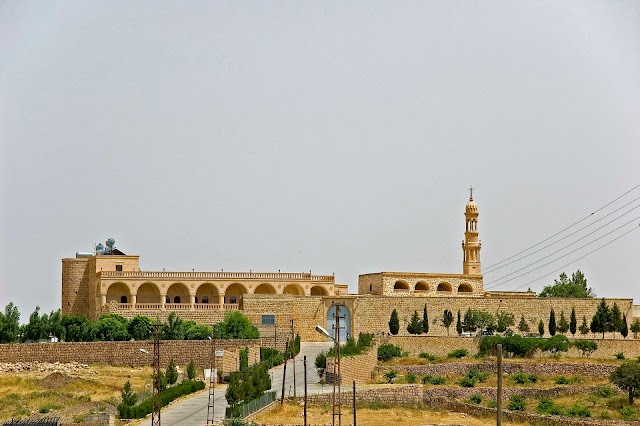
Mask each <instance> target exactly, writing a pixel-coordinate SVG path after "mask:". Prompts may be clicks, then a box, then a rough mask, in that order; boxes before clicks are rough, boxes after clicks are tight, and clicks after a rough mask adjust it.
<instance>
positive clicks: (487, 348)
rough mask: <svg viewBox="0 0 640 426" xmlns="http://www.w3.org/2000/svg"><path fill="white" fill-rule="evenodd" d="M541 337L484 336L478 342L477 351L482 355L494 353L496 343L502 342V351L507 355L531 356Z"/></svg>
mask: <svg viewBox="0 0 640 426" xmlns="http://www.w3.org/2000/svg"><path fill="white" fill-rule="evenodd" d="M540 341H541V339H534V338H530V337H522V336H519V335H514V336H508V337H501V336H485V337H483V338H482V339H481V340H480V343H479V344H478V353H479V354H480V355H482V356H484V355H495V354H496V345H498V344H502V351H503V352H504V353H505V354H506V356H508V357H518V358H525V357H526V358H528V357H531V356H533V354H534V353H535V351H536V350H537V349H538V348H539V347H540V344H541V343H540Z"/></svg>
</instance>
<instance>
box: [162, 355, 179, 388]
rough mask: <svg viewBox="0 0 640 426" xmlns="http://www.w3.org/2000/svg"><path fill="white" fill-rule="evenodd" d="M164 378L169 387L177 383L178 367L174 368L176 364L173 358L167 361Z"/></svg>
mask: <svg viewBox="0 0 640 426" xmlns="http://www.w3.org/2000/svg"><path fill="white" fill-rule="evenodd" d="M165 377H166V379H167V383H169V384H170V385H173V384H174V383H175V382H177V381H178V367H176V363H175V361H174V360H173V358H171V359H170V360H169V364H168V365H167V371H166V372H165Z"/></svg>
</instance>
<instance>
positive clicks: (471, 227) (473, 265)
mask: <svg viewBox="0 0 640 426" xmlns="http://www.w3.org/2000/svg"><path fill="white" fill-rule="evenodd" d="M469 191H470V194H469V202H468V203H467V207H466V209H465V212H464V217H465V222H466V229H465V232H464V241H463V242H462V253H463V261H462V273H463V274H464V275H480V248H481V246H482V243H481V242H480V240H479V239H478V205H477V204H476V202H475V201H473V188H469Z"/></svg>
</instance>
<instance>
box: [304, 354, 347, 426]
mask: <svg viewBox="0 0 640 426" xmlns="http://www.w3.org/2000/svg"><path fill="white" fill-rule="evenodd" d="M303 363H304V426H307V356H306V355H305V356H304V361H303ZM354 426H355V424H354Z"/></svg>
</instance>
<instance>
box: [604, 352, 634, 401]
mask: <svg viewBox="0 0 640 426" xmlns="http://www.w3.org/2000/svg"><path fill="white" fill-rule="evenodd" d="M609 379H610V380H611V381H612V382H613V383H614V384H615V385H616V386H618V387H619V388H620V389H623V390H626V391H627V392H628V393H629V405H633V396H634V394H635V392H636V391H637V390H638V389H640V362H638V361H625V362H624V363H623V364H622V365H621V366H619V367H618V368H616V369H615V370H613V371H612V372H611V375H610V376H609Z"/></svg>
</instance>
